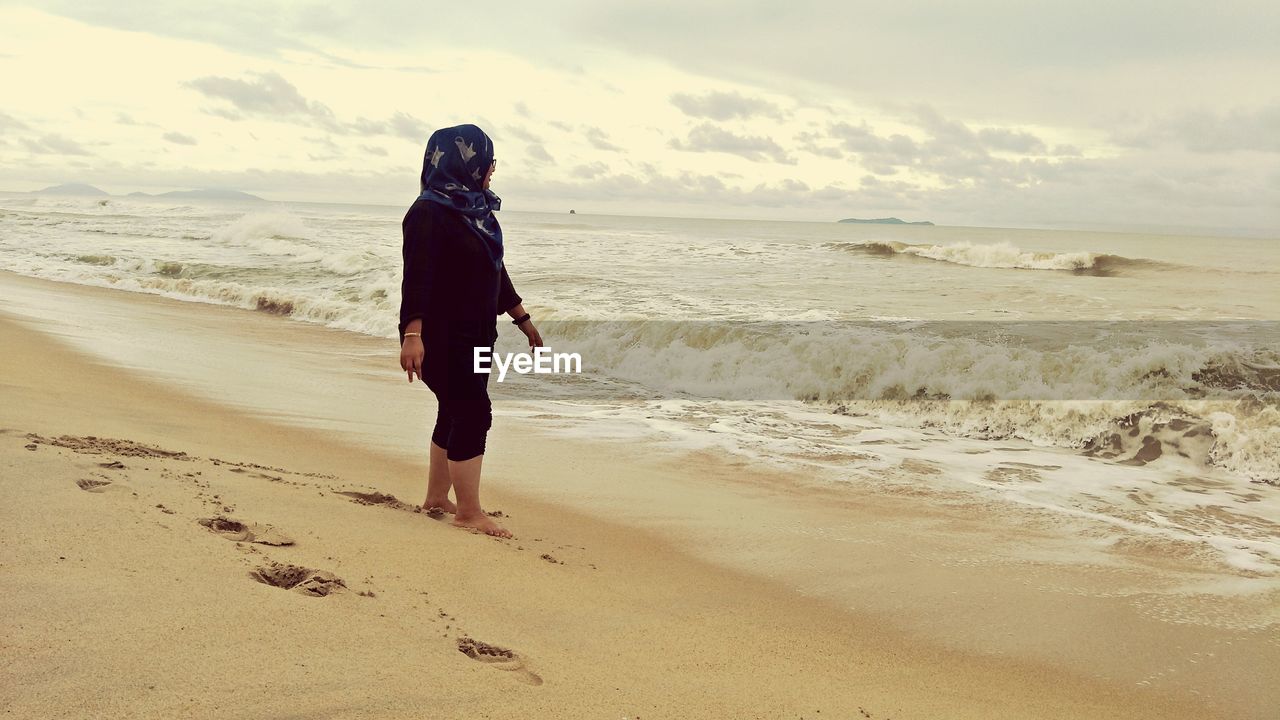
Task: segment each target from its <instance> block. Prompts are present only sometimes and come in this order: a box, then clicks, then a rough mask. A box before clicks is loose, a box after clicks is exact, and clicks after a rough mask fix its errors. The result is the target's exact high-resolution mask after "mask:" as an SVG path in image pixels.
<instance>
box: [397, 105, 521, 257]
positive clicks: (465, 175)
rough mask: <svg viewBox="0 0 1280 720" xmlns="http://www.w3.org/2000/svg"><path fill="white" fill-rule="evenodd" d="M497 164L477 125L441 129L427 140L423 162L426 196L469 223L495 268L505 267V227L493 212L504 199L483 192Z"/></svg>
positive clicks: (487, 137)
mask: <svg viewBox="0 0 1280 720" xmlns="http://www.w3.org/2000/svg"><path fill="white" fill-rule="evenodd" d="M491 164H493V142H492V141H491V140H490V139H489V136H488V135H486V134H485V133H484V131H483V130H481V129H480V128H478V127H476V126H475V125H458V126H457V127H450V128H441V129H439V130H436V131H435V132H433V133H431V138H430V139H429V140H427V153H426V156H425V157H424V158H423V161H422V194H421V195H419V196H418V197H419V198H420V199H424V200H431V201H432V202H436V203H439V204H441V205H443V206H445V207H447V208H449V209H450V210H453V211H454V212H457V213H460V214H462V215H463V216H465V217H466V219H467V227H469V228H471V230H472V232H474V233H475V234H476V235H478V236H479V237H480V239H481V240H483V241H484V245H485V247H486V248H488V250H489V257H490V258H492V259H493V264H494V265H495V266H500V265H501V264H502V226H500V225H499V224H498V218H497V217H495V216H494V214H493V212H494V211H495V210H499V209H501V207H502V199H501V198H499V197H498V196H497V195H494V194H493V193H492V192H490V191H488V190H485V189H483V188H482V185H483V184H484V176H485V174H487V173H488V172H489V166H490V165H491Z"/></svg>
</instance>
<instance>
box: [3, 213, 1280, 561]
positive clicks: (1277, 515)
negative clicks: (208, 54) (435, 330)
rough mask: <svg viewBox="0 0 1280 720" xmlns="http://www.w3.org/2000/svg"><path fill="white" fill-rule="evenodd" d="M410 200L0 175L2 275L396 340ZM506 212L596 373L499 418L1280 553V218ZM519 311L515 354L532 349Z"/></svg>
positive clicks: (549, 303)
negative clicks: (1219, 229)
mask: <svg viewBox="0 0 1280 720" xmlns="http://www.w3.org/2000/svg"><path fill="white" fill-rule="evenodd" d="M406 207H407V202H406V204H405V206H396V207H392V206H372V205H370V206H366V205H341V204H319V203H284V202H260V203H248V202H232V201H212V200H210V201H205V200H193V199H183V200H181V201H173V200H165V199H161V198H122V197H108V198H103V197H69V196H46V195H36V194H18V193H9V194H0V268H3V269H5V270H9V271H12V272H16V273H20V274H23V275H29V276H33V277H39V278H46V279H51V280H56V281H61V282H68V283H78V284H84V285H94V286H101V287H109V288H116V289H119V290H125V291H130V292H137V293H153V294H159V295H164V296H167V297H171V298H176V299H179V300H184V301H190V302H192V303H211V304H218V305H229V306H234V307H239V308H245V309H248V310H252V311H256V312H261V313H267V314H271V315H276V316H279V317H281V318H282V319H283V321H287V322H299V323H315V324H320V325H325V326H328V327H330V328H334V329H337V330H341V331H344V332H349V333H356V334H360V335H365V336H373V337H376V338H385V339H387V340H389V343H388V349H387V352H388V355H389V356H391V357H395V356H398V349H397V347H396V344H395V338H396V325H397V320H398V311H399V305H400V287H401V243H402V238H401V231H400V222H401V219H402V217H403V214H404V211H405V209H406ZM500 217H501V221H502V224H503V228H504V235H505V238H506V240H505V253H506V260H505V261H506V264H507V268H508V270H509V272H510V275H511V277H512V279H513V281H514V283H515V286H516V289H517V291H518V292H519V293H520V295H521V296H522V297H523V298H524V304H525V308H526V309H527V310H528V311H529V312H530V313H531V314H532V315H533V317H534V320H535V323H536V324H537V325H538V327H539V330H540V332H541V334H542V336H543V338H544V341H545V342H546V344H547V345H548V346H549V347H550V348H551V349H552V350H554V351H557V352H573V353H577V354H578V355H579V356H580V357H581V372H580V373H563V374H533V373H530V374H517V373H511V374H508V376H507V378H506V379H505V380H504V381H503V382H501V383H498V382H496V375H495V376H494V377H492V378H491V384H490V394H491V396H492V397H493V400H494V407H495V413H497V414H499V415H506V416H509V417H512V418H519V420H520V422H527V423H530V424H532V425H534V426H536V427H538V428H539V429H540V430H542V431H545V432H548V433H554V434H564V435H568V436H575V437H583V438H590V439H594V440H599V441H601V442H621V443H637V442H643V443H650V444H652V445H653V446H654V447H664V448H667V449H669V450H671V451H674V452H681V451H684V450H690V451H704V452H705V451H709V452H717V453H725V454H728V455H732V456H735V457H738V458H745V459H748V460H749V461H751V462H756V463H760V464H762V465H767V466H769V467H771V468H776V469H779V470H782V471H789V472H800V473H804V474H805V475H806V479H808V480H811V481H815V482H824V483H830V484H831V485H832V486H833V487H838V486H839V485H840V484H854V485H859V486H862V487H870V488H884V489H886V490H893V491H896V492H902V491H904V490H910V489H913V488H922V489H928V490H931V491H936V492H934V493H932V494H931V495H930V497H933V498H939V497H950V498H959V499H958V500H956V501H957V502H962V501H964V498H977V499H980V500H982V501H983V502H992V503H1001V504H1007V505H1010V506H1023V507H1029V508H1035V509H1036V510H1038V511H1048V512H1051V513H1059V514H1061V515H1063V516H1071V517H1075V518H1080V519H1085V520H1088V521H1091V522H1097V523H1102V524H1103V525H1104V526H1111V527H1115V528H1116V529H1117V530H1123V531H1124V532H1125V533H1126V534H1127V535H1129V536H1132V535H1134V534H1135V533H1136V534H1138V535H1139V536H1142V535H1146V536H1150V537H1152V538H1161V539H1168V540H1175V541H1180V542H1187V543H1195V544H1198V545H1200V546H1203V547H1206V548H1209V549H1211V551H1212V552H1213V553H1215V554H1216V556H1217V557H1218V558H1219V559H1220V560H1221V562H1222V563H1224V566H1226V567H1229V568H1231V569H1232V570H1234V571H1236V572H1239V573H1243V574H1246V575H1273V574H1276V573H1277V572H1280V237H1277V238H1238V237H1195V236H1179V235H1158V234H1135V233H1117V232H1084V231H1064V230H1031V229H1009V228H975V227H945V226H916V225H885V224H847V223H837V222H781V221H777V222H774V221H759V220H750V221H747V220H720V219H683V218H657V217H628V216H609V215H592V214H587V213H582V214H573V215H570V214H548V213H532V212H503V213H502V214H501V216H500ZM499 325H500V331H501V338H500V340H499V342H498V348H497V349H498V351H500V352H518V351H521V350H524V349H526V348H525V347H524V343H523V341H524V338H523V336H522V335H521V334H520V333H519V332H518V331H516V330H515V329H514V328H512V327H511V326H510V325H507V324H505V323H503V322H502V321H499ZM392 380H395V381H398V382H404V377H403V375H400V376H396V375H395V373H394V372H390V373H389V376H388V381H389V382H390V381H392Z"/></svg>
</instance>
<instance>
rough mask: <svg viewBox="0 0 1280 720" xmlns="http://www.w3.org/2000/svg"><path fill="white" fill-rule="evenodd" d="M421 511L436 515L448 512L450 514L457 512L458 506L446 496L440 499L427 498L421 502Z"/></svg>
mask: <svg viewBox="0 0 1280 720" xmlns="http://www.w3.org/2000/svg"><path fill="white" fill-rule="evenodd" d="M422 512H424V513H426V514H428V515H438V514H440V513H449V514H451V515H452V514H453V513H456V512H458V506H457V505H454V504H453V501H452V500H450V499H449V498H447V497H446V498H444V499H442V500H437V499H435V498H427V500H426V502H424V503H422Z"/></svg>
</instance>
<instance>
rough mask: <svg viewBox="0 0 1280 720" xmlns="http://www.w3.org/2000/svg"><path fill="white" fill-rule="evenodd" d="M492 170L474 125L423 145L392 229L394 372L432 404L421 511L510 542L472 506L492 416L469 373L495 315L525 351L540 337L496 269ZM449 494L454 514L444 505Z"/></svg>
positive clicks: (482, 387) (486, 145)
mask: <svg viewBox="0 0 1280 720" xmlns="http://www.w3.org/2000/svg"><path fill="white" fill-rule="evenodd" d="M496 166H497V161H496V160H495V159H494V156H493V143H492V142H491V141H490V139H489V136H488V135H486V134H485V133H484V131H483V130H481V129H480V128H478V127H476V126H475V125H459V126H457V127H451V128H442V129H440V130H437V131H435V132H434V133H432V134H431V138H430V139H429V140H428V141H427V152H426V157H425V158H424V159H423V164H422V183H421V187H422V194H421V195H419V196H418V199H417V200H416V201H414V203H413V205H411V206H410V207H409V211H408V212H407V213H406V214H405V216H404V222H403V223H402V225H401V227H402V230H403V233H404V249H403V258H404V278H403V281H402V283H401V302H400V367H401V369H403V370H404V371H405V372H406V373H408V377H409V382H413V379H414V374H415V373H416V374H417V376H418V377H419V378H421V379H422V380H423V381H424V382H425V383H426V384H427V387H429V388H431V391H432V392H433V393H435V396H436V400H437V401H438V403H439V410H438V412H437V415H436V424H435V428H434V430H433V431H432V433H431V456H430V467H429V470H428V480H427V499H426V501H425V502H424V503H423V504H422V508H423V510H426V511H444V512H450V513H453V514H454V518H453V524H454V525H457V526H459V527H465V528H468V529H470V530H473V531H477V532H483V533H487V534H489V535H496V536H499V537H511V533H510V532H508V531H507V530H506V529H505V528H503V527H502V526H500V525H498V524H497V523H495V522H494V521H493V519H492V518H490V517H489V516H488V515H486V514H485V512H484V510H483V509H482V508H481V507H480V466H481V462H482V461H483V460H484V449H485V436H486V435H487V434H488V431H489V427H490V425H491V424H492V421H493V414H492V406H491V405H490V402H489V393H488V383H489V374H488V373H487V372H484V373H476V372H474V368H473V364H474V362H475V361H474V357H475V355H474V353H475V348H477V347H484V348H488V349H489V350H490V352H492V350H493V343H494V341H495V340H496V339H497V337H498V328H497V320H496V318H497V316H498V315H499V314H501V313H503V312H505V313H506V314H508V315H510V316H511V317H512V318H513V319H512V324H514V325H516V326H517V327H519V328H520V330H521V332H523V333H524V334H525V336H526V337H527V338H528V339H529V345H530V346H531V347H541V345H542V338H541V336H539V335H538V331H537V329H536V328H535V327H534V326H533V322H532V321H531V320H530V319H529V314H528V313H526V312H525V311H524V305H523V304H522V302H521V299H520V296H519V295H517V294H516V291H515V288H514V287H513V286H512V284H511V278H510V277H508V276H507V269H506V267H505V266H504V265H503V262H502V254H503V250H502V228H501V227H500V226H499V225H498V219H497V218H496V217H495V216H494V214H493V212H494V211H495V210H497V209H499V207H500V205H501V200H500V199H499V198H498V196H497V195H494V194H493V193H492V192H490V191H489V179H490V178H491V177H492V176H493V171H494V169H495V168H496ZM428 350H429V351H428ZM451 486H452V487H453V490H454V496H455V497H456V498H457V505H454V503H453V502H451V501H450V500H449V488H450V487H451Z"/></svg>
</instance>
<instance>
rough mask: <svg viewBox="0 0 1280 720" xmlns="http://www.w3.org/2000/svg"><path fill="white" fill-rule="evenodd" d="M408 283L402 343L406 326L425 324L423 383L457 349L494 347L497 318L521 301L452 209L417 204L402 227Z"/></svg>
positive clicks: (402, 308)
mask: <svg viewBox="0 0 1280 720" xmlns="http://www.w3.org/2000/svg"><path fill="white" fill-rule="evenodd" d="M401 229H402V230H403V233H404V248H403V250H402V256H403V258H404V278H403V280H402V282H401V285H400V342H401V343H403V342H404V331H405V326H406V325H408V324H409V321H411V320H413V319H414V318H422V343H423V346H424V347H425V349H426V357H425V358H424V360H423V372H424V374H425V375H426V377H424V378H423V379H424V380H427V384H428V385H431V384H433V383H432V382H431V378H432V376H433V375H434V374H435V373H434V372H433V370H435V369H436V368H435V367H433V366H438V365H440V364H441V363H440V359H441V358H444V357H447V356H448V353H449V351H450V349H451V347H452V346H453V345H454V344H461V345H463V346H465V347H466V352H467V354H468V355H470V353H471V352H472V351H471V348H472V347H475V346H479V345H485V346H488V345H492V344H493V341H494V340H495V339H497V337H498V325H497V316H498V315H500V314H502V313H504V312H506V311H508V310H510V309H511V308H513V307H515V306H516V305H518V304H519V303H520V302H521V300H520V296H519V295H517V294H516V290H515V288H514V287H513V286H512V285H511V278H510V277H509V276H508V275H507V269H506V267H505V266H501V267H498V268H495V267H494V266H493V261H492V260H490V259H489V253H488V251H487V250H486V249H485V246H484V244H483V241H482V240H481V239H480V238H479V237H477V236H476V234H475V233H474V232H472V231H471V230H470V229H469V228H468V227H467V225H466V220H465V219H464V217H463V216H462V215H461V214H459V213H455V212H452V211H450V210H449V209H448V208H446V207H444V206H442V205H440V204H438V203H434V202H431V201H430V200H418V201H416V202H414V203H413V205H411V206H410V207H409V211H408V212H406V213H405V216H404V221H403V222H402V223H401Z"/></svg>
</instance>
